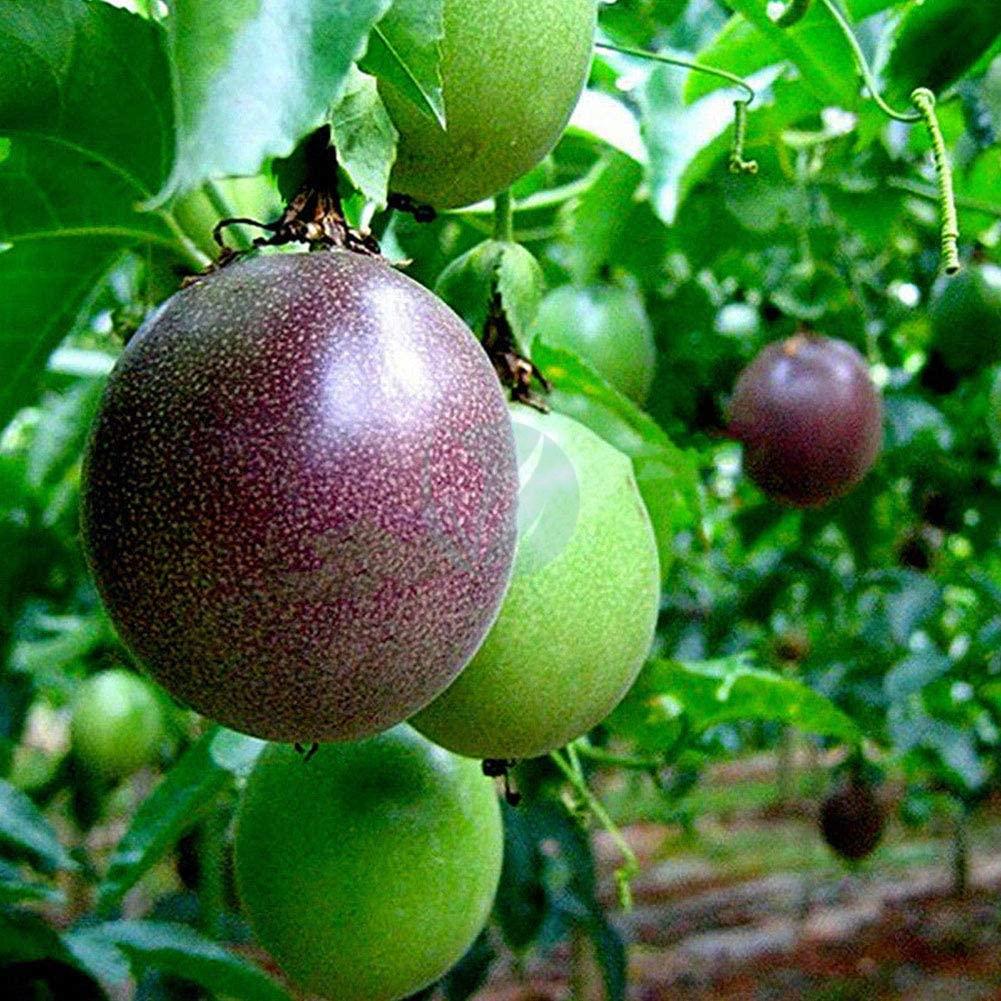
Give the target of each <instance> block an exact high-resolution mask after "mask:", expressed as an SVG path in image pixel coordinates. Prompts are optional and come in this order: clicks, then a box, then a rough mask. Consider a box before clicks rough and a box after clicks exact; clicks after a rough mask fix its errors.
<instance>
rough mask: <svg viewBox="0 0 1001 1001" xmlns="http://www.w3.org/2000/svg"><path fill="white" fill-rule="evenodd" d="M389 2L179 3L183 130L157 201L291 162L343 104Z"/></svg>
mask: <svg viewBox="0 0 1001 1001" xmlns="http://www.w3.org/2000/svg"><path fill="white" fill-rule="evenodd" d="M390 2H391V0H352V2H351V3H330V2H329V0H227V2H226V3H224V4H207V3H204V2H202V0H172V3H171V16H170V17H169V18H167V20H166V22H165V23H166V25H167V28H168V33H169V48H170V53H171V56H172V62H173V67H174V92H175V95H176V104H177V119H178V122H179V127H178V137H177V152H176V160H175V163H174V170H173V172H172V174H171V176H170V180H169V182H168V183H167V185H166V186H165V187H164V189H163V191H162V193H161V195H160V198H161V199H163V198H164V197H166V196H167V195H169V194H171V193H173V192H174V191H177V190H187V189H190V188H192V187H195V186H197V185H198V184H200V183H201V182H202V181H203V180H205V179H206V178H210V177H220V176H225V175H231V174H254V173H256V172H257V171H258V170H259V169H260V166H261V164H262V163H263V162H264V160H265V159H267V158H268V157H277V156H288V155H289V154H290V153H291V152H292V151H293V149H295V145H296V143H297V142H298V141H299V140H300V139H301V138H302V137H303V136H304V135H306V134H307V133H308V132H311V131H312V130H313V129H315V128H316V127H317V126H319V125H320V124H321V123H322V121H323V119H324V117H325V115H326V112H327V110H328V109H329V108H330V106H331V105H332V104H335V103H336V102H337V101H338V100H339V98H340V95H341V92H342V89H343V87H344V83H345V81H346V80H347V77H348V72H349V71H350V69H351V65H352V63H353V62H354V61H355V60H356V59H357V58H358V57H359V56H360V55H361V54H362V53H363V52H364V51H365V45H366V42H367V39H368V35H369V31H370V30H371V28H372V26H373V25H374V24H375V23H376V21H378V20H379V18H380V17H382V15H383V14H385V12H386V11H387V10H388V9H389V5H390Z"/></svg>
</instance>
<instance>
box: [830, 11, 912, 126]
mask: <svg viewBox="0 0 1001 1001" xmlns="http://www.w3.org/2000/svg"><path fill="white" fill-rule="evenodd" d="M821 3H822V4H823V5H824V6H825V7H826V8H827V9H828V10H829V11H830V12H831V17H833V18H834V20H835V21H836V22H837V25H838V27H839V28H840V29H841V33H842V34H843V35H844V36H845V41H846V42H848V44H849V46H851V50H852V54H853V55H854V56H855V63H856V65H857V66H858V69H859V73H861V74H862V79H863V80H864V81H865V85H866V87H867V88H868V90H869V94H870V95H871V97H872V99H873V100H874V101H875V102H876V104H877V105H879V109H880V111H882V112H883V114H884V115H887V116H888V117H890V118H892V119H893V120H894V121H897V122H920V121H921V118H922V116H921V114H920V113H918V114H915V113H914V112H912V111H910V112H904V111H896V110H895V109H894V108H891V107H890V105H889V104H887V103H886V101H885V100H883V95H882V94H881V93H880V92H879V84H878V83H877V82H876V77H875V76H874V75H873V72H872V70H871V69H870V67H869V61H868V60H867V59H866V57H865V53H864V52H863V51H862V46H861V45H859V40H858V39H857V38H856V37H855V32H854V31H852V26H851V25H850V24H849V23H848V18H847V17H845V14H844V11H842V10H841V8H840V7H839V6H838V5H837V3H836V2H835V0H821Z"/></svg>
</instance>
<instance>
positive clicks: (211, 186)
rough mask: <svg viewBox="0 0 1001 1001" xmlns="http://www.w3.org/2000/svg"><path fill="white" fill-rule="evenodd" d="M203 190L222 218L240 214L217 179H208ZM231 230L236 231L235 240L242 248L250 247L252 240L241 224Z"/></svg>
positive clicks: (231, 231) (214, 210)
mask: <svg viewBox="0 0 1001 1001" xmlns="http://www.w3.org/2000/svg"><path fill="white" fill-rule="evenodd" d="M202 191H203V192H204V194H205V197H206V198H207V199H208V203H209V205H211V206H212V211H213V212H215V213H216V214H217V215H218V216H219V218H220V219H232V218H233V217H234V216H235V215H238V214H239V213H238V212H237V211H236V210H235V209H234V208H233V206H232V205H231V204H230V201H229V199H228V198H227V197H226V193H225V192H224V191H223V190H222V188H220V187H219V184H218V183H217V182H216V181H211V180H210V181H206V182H205V183H204V184H203V185H202ZM229 232H230V233H235V240H236V242H237V243H238V244H239V245H240V247H239V249H240V250H249V249H250V247H251V246H252V242H251V240H249V239H248V238H247V235H246V234H245V233H244V232H243V231H242V230H241V229H240V227H239V226H232V227H230V230H229Z"/></svg>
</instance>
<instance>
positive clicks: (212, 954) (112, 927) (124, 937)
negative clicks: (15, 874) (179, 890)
mask: <svg viewBox="0 0 1001 1001" xmlns="http://www.w3.org/2000/svg"><path fill="white" fill-rule="evenodd" d="M63 941H64V942H65V943H66V946H67V947H68V949H69V950H70V952H71V953H72V954H73V956H74V957H75V958H76V960H77V962H78V963H80V965H81V966H85V968H86V969H88V970H89V972H91V973H92V974H94V975H99V978H100V979H102V980H124V979H125V977H126V976H127V975H128V973H129V972H130V971H131V972H132V974H133V975H137V974H140V973H142V972H143V971H145V970H147V969H154V970H161V971H163V972H165V973H169V974H171V975H173V976H175V977H178V978H180V979H182V980H186V981H189V982H190V983H194V984H198V985H199V986H200V987H204V988H205V989H206V990H208V991H210V992H211V993H212V995H213V996H217V997H232V998H240V1001H290V995H289V994H288V993H287V992H286V991H285V989H284V988H282V987H281V986H280V985H279V984H278V983H276V982H275V981H274V980H272V979H271V977H269V976H268V975H267V974H266V973H264V972H263V971H262V970H259V969H258V968H257V967H256V966H253V965H252V964H251V963H248V962H247V961H246V960H245V959H242V958H240V957H238V956H236V955H234V954H233V953H231V952H229V951H227V950H226V949H224V948H223V947H222V946H221V945H217V944H216V943H215V942H213V941H211V940H210V939H207V938H205V937H204V936H203V935H200V934H198V932H196V931H195V930H194V929H192V928H188V927H187V926H186V925H178V924H170V923H168V922H162V921H109V922H106V923H105V924H99V925H92V926H90V927H86V928H82V929H80V930H79V931H72V932H70V933H68V934H66V935H64V936H63ZM123 974H124V976H123Z"/></svg>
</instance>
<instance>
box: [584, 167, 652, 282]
mask: <svg viewBox="0 0 1001 1001" xmlns="http://www.w3.org/2000/svg"><path fill="white" fill-rule="evenodd" d="M595 173H596V176H595V179H594V183H593V184H591V185H590V187H589V188H588V189H587V191H586V192H585V193H584V194H583V195H582V196H581V197H580V198H579V199H578V200H577V202H576V204H575V205H574V207H573V209H572V211H571V222H570V230H571V233H572V235H573V257H572V259H571V272H572V274H573V276H574V278H575V279H576V281H577V282H578V283H579V284H581V285H587V284H589V283H590V282H592V281H594V280H595V279H596V278H597V277H598V273H599V272H600V270H601V269H602V268H603V267H604V266H605V265H607V264H609V263H611V261H612V258H613V256H614V252H615V249H616V247H617V245H618V244H619V241H620V240H621V239H622V238H623V235H624V233H625V231H626V226H627V224H628V222H629V219H630V217H631V214H632V209H633V204H634V202H635V199H636V190H637V188H639V186H640V183H641V182H642V180H643V168H642V167H641V166H640V164H638V163H637V162H636V161H635V160H633V159H632V158H631V157H628V156H626V154H625V153H619V152H616V153H614V154H613V155H612V156H610V157H609V158H608V159H607V160H606V161H605V162H604V163H602V164H601V165H600V166H599V167H597V168H596V171H595Z"/></svg>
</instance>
